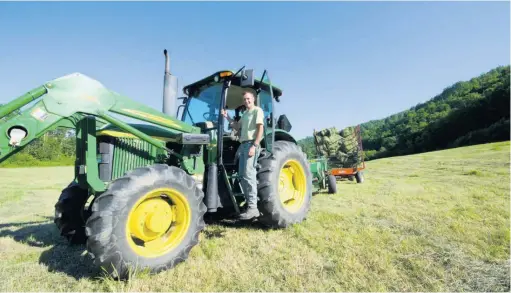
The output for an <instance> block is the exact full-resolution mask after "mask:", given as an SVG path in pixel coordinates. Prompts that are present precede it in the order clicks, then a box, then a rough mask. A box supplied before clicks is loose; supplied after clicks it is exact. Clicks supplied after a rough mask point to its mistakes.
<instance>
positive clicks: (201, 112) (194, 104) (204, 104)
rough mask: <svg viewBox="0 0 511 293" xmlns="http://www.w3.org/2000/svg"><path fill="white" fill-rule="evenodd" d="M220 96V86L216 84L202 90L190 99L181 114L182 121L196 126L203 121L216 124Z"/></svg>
mask: <svg viewBox="0 0 511 293" xmlns="http://www.w3.org/2000/svg"><path fill="white" fill-rule="evenodd" d="M221 96H222V85H221V84H217V85H214V86H211V87H208V88H206V89H204V90H203V91H202V92H200V93H199V94H198V95H197V96H193V97H190V100H189V102H188V105H187V106H186V109H185V110H184V112H183V119H182V120H183V121H184V122H186V123H190V124H196V123H200V122H205V121H211V122H213V123H216V122H217V121H218V113H219V106H220V98H221Z"/></svg>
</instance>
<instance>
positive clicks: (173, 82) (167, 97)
mask: <svg viewBox="0 0 511 293" xmlns="http://www.w3.org/2000/svg"><path fill="white" fill-rule="evenodd" d="M163 55H165V75H164V77H163V113H164V114H166V115H169V116H171V117H173V118H176V115H177V77H175V76H173V75H172V74H170V62H169V56H168V55H167V50H166V49H165V50H163Z"/></svg>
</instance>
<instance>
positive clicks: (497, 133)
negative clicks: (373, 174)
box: [0, 66, 510, 167]
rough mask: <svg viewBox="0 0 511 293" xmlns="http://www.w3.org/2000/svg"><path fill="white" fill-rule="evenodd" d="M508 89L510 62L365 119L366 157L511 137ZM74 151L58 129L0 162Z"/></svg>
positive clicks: (61, 159) (308, 145)
mask: <svg viewBox="0 0 511 293" xmlns="http://www.w3.org/2000/svg"><path fill="white" fill-rule="evenodd" d="M509 89H510V67H509V66H502V67H497V68H495V69H492V70H490V71H489V72H487V73H484V74H482V75H480V76H478V77H475V78H472V79H471V80H469V81H460V82H457V83H455V84H453V85H452V86H450V87H448V88H446V89H444V90H443V91H442V92H441V93H440V94H439V95H437V96H435V97H433V98H432V99H430V100H429V101H427V102H425V103H421V104H418V105H416V106H414V107H412V108H410V109H408V110H406V111H403V112H400V113H397V114H394V115H391V116H389V117H387V118H384V119H380V120H373V121H368V122H366V123H363V124H361V125H360V128H361V135H362V142H363V147H364V153H365V158H366V159H375V158H382V157H390V156H398V155H406V154H414V153H420V152H426V151H433V150H440V149H446V148H452V147H459V146H467V145H473V144H481V143H487V142H497V141H503V140H509V138H510V133H509V109H510V92H509ZM11 115H17V113H12V114H11ZM3 119H7V117H4V118H3ZM347 126H350V125H346V126H339V125H332V127H337V128H338V129H341V128H344V127H347ZM311 135H312V133H311ZM298 143H299V144H300V145H301V146H302V148H303V149H304V151H305V152H306V153H307V156H308V157H309V158H313V157H316V149H315V146H314V142H313V139H312V136H310V137H307V138H305V139H302V140H300V141H299V142H298ZM74 152H75V139H74V136H73V134H72V132H68V131H64V130H62V131H60V130H56V131H52V132H49V133H47V134H45V135H44V136H43V137H41V138H39V139H37V140H36V141H34V142H32V143H31V144H30V145H29V146H27V147H26V148H25V149H23V150H22V151H21V152H19V153H18V154H16V155H14V156H12V157H11V158H9V159H8V160H7V161H5V162H3V163H2V164H0V167H8V166H35V165H70V164H73V162H74Z"/></svg>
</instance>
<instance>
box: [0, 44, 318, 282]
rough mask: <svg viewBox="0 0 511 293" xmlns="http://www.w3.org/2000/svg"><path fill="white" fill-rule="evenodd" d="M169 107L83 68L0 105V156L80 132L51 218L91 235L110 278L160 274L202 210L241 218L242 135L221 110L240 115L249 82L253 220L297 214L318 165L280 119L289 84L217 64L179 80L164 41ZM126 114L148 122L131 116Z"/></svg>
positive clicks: (286, 221)
mask: <svg viewBox="0 0 511 293" xmlns="http://www.w3.org/2000/svg"><path fill="white" fill-rule="evenodd" d="M164 55H165V61H166V62H165V71H164V72H165V74H164V91H163V109H162V111H158V110H156V109H153V108H151V107H148V106H146V105H144V104H142V103H138V102H136V101H134V100H132V99H130V98H128V97H127V96H125V95H122V94H120V93H117V92H114V91H112V90H110V89H108V88H106V87H105V86H104V85H103V84H101V83H100V82H99V81H97V80H94V79H92V78H90V77H87V76H85V75H83V74H80V73H75V74H70V75H66V76H63V77H60V78H56V79H54V80H51V81H48V82H46V83H44V84H42V85H41V86H38V87H35V88H34V89H33V90H31V91H29V92H27V93H26V94H24V95H22V96H20V97H18V98H16V99H13V100H12V101H11V102H9V103H7V104H6V105H4V106H2V107H0V163H1V162H2V161H4V160H5V159H7V158H9V157H10V156H12V155H13V154H16V153H18V152H19V151H20V150H22V149H23V148H24V147H25V146H27V145H28V144H29V143H31V142H32V141H34V140H35V139H38V138H40V137H41V136H43V135H44V134H45V133H47V132H48V131H50V130H53V129H56V128H67V129H71V130H74V131H75V134H76V160H75V166H74V174H70V175H74V176H70V177H74V179H73V180H71V182H70V183H69V185H68V186H67V187H65V188H64V189H63V190H62V193H61V195H60V197H59V198H58V200H57V202H56V204H55V218H54V222H55V224H56V227H57V228H58V229H59V231H60V233H61V235H62V236H63V237H65V238H66V239H67V240H68V241H69V242H70V243H72V244H75V243H78V244H86V248H87V251H88V254H89V255H90V256H91V257H92V258H93V259H94V264H95V265H97V266H99V267H102V268H104V269H105V270H106V271H107V272H108V273H110V274H111V275H112V276H114V277H119V278H124V277H127V276H128V273H129V271H130V270H133V269H149V271H151V272H153V273H155V272H159V271H162V270H166V269H170V268H172V267H174V266H175V265H176V264H178V263H180V262H182V261H184V260H186V259H187V257H188V255H189V253H190V250H191V249H192V248H193V247H195V246H196V245H197V243H198V241H199V235H200V233H201V231H202V230H203V229H204V226H205V221H204V217H205V216H207V215H220V216H221V217H228V218H236V216H237V215H239V214H240V213H241V211H242V210H243V209H244V207H245V197H244V195H243V192H242V190H241V188H240V187H241V186H240V180H239V179H240V178H239V174H238V173H237V166H238V161H237V155H236V153H237V149H238V146H239V145H240V142H239V140H238V137H237V136H236V134H235V133H233V132H232V131H231V129H229V127H228V125H226V123H225V121H224V119H223V117H222V115H221V111H222V109H227V110H228V111H229V112H231V113H230V115H231V117H233V116H234V117H236V115H239V111H238V110H239V109H240V107H242V105H243V98H242V96H243V93H244V91H250V92H252V93H253V94H254V95H255V96H256V97H257V105H258V106H260V107H261V108H262V109H263V112H264V116H265V119H264V136H263V140H262V141H261V151H260V153H259V155H258V157H257V179H258V185H257V193H258V208H259V211H260V212H261V214H260V216H259V217H258V219H257V221H259V222H261V223H262V224H264V225H266V226H268V227H273V228H285V227H288V226H289V225H293V224H296V223H300V222H302V221H303V220H304V219H305V217H306V215H307V213H308V211H309V207H310V201H311V197H312V174H311V171H310V168H309V163H308V161H307V159H306V156H305V154H304V153H303V152H302V150H301V149H300V148H299V147H298V145H297V143H296V140H295V138H294V137H293V136H292V134H291V133H290V130H291V123H290V122H289V121H288V119H287V117H286V116H285V115H280V116H279V118H278V119H276V117H275V116H274V115H275V111H274V109H275V106H276V103H278V102H279V100H280V98H281V96H282V90H281V89H279V88H278V87H276V86H274V85H272V83H271V81H270V78H269V76H268V72H267V71H266V70H265V71H263V73H262V75H261V77H260V78H259V79H257V78H255V77H254V72H253V70H248V69H245V67H242V68H241V69H239V70H236V71H231V70H221V71H216V72H214V73H213V74H211V75H209V76H206V77H205V78H203V79H201V80H199V81H197V82H194V83H192V84H189V85H187V86H185V87H184V88H183V92H184V94H185V96H183V97H179V98H178V96H177V79H176V77H175V76H173V75H171V74H170V69H169V59H168V56H167V52H166V50H165V51H164ZM121 117H129V118H132V119H136V120H138V121H141V123H127V122H125V121H123V120H121Z"/></svg>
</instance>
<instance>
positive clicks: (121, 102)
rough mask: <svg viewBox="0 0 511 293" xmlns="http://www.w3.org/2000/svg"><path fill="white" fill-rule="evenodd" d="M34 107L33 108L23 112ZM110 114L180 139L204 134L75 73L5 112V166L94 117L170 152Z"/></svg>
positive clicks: (1, 143)
mask: <svg viewBox="0 0 511 293" xmlns="http://www.w3.org/2000/svg"><path fill="white" fill-rule="evenodd" d="M32 102H33V103H34V104H33V105H31V106H30V107H27V108H26V109H23V110H21V111H20V109H21V108H22V107H24V106H26V105H28V104H30V103H32ZM18 111H19V113H17V112H18ZM13 112H16V113H14V114H13ZM109 112H112V113H116V114H120V115H124V116H128V117H131V118H135V119H138V120H142V121H145V122H149V123H153V124H156V125H159V126H161V127H163V128H165V129H166V130H169V131H170V132H172V133H175V134H176V138H177V139H179V135H182V134H184V133H199V132H200V129H199V128H196V127H193V126H191V125H188V124H186V123H183V122H181V121H179V120H177V119H174V118H172V117H170V116H167V115H165V114H163V113H161V112H158V111H156V110H154V109H153V108H151V107H148V106H146V105H144V104H141V103H138V102H136V101H133V100H132V99H130V98H128V97H125V96H122V95H120V94H118V93H115V92H113V91H111V90H109V89H107V88H105V87H104V86H103V85H102V84H101V83H99V82H98V81H96V80H94V79H91V78H89V77H87V76H85V75H82V74H79V73H74V74H70V75H66V76H63V77H60V78H57V79H54V80H52V81H50V82H47V83H46V84H44V85H43V86H40V87H37V88H36V89H34V90H32V91H30V92H28V93H26V94H25V95H23V96H21V97H19V98H17V99H15V100H13V101H11V102H9V103H8V104H6V105H4V106H2V107H0V163H1V162H2V161H4V160H6V159H7V158H8V157H10V156H11V155H12V154H14V153H16V152H18V151H19V150H21V149H23V147H25V146H26V145H28V144H29V143H30V142H31V141H33V140H34V139H37V138H39V137H41V136H42V135H43V134H44V133H46V132H48V131H50V130H53V129H55V128H58V127H68V128H75V127H76V126H77V124H78V123H79V122H80V121H81V120H83V119H84V118H86V117H87V116H95V117H96V119H97V121H98V122H99V123H98V124H100V125H101V124H105V123H106V122H109V123H112V124H114V125H116V126H118V127H120V128H121V129H124V130H126V131H129V132H131V133H132V134H134V135H136V136H138V137H139V138H141V139H143V140H146V141H148V142H149V143H151V144H153V145H155V146H157V147H160V148H164V149H166V147H165V143H164V142H162V141H160V140H158V139H154V138H152V137H150V136H148V135H146V134H145V133H142V132H140V131H138V130H137V129H135V128H133V127H131V126H129V125H128V124H126V123H124V122H122V121H121V120H118V119H116V118H114V117H113V116H111V115H110V113H109ZM21 138H22V139H21ZM176 155H178V154H176Z"/></svg>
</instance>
